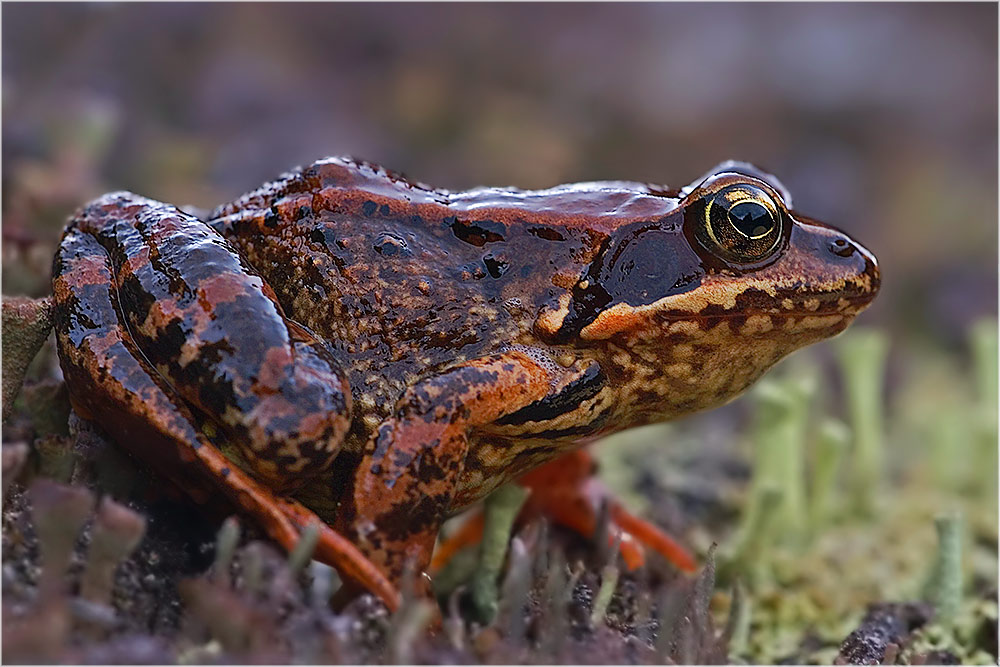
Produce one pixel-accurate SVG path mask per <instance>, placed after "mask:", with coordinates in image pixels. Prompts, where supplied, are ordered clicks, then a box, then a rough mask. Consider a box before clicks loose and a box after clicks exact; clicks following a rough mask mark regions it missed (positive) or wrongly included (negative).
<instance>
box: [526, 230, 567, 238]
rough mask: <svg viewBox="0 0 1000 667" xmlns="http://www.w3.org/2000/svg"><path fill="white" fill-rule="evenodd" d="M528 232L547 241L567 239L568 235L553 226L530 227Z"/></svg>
mask: <svg viewBox="0 0 1000 667" xmlns="http://www.w3.org/2000/svg"><path fill="white" fill-rule="evenodd" d="M528 233H529V234H531V235H533V236H537V237H538V238H540V239H545V240H546V241H565V240H566V237H564V236H563V235H562V234H561V233H559V232H558V231H557V230H555V229H552V228H551V227H528Z"/></svg>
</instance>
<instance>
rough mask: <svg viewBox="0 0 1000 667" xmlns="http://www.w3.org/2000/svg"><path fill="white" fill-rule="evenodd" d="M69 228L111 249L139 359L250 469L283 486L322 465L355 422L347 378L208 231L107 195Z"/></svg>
mask: <svg viewBox="0 0 1000 667" xmlns="http://www.w3.org/2000/svg"><path fill="white" fill-rule="evenodd" d="M70 231H71V232H74V233H76V232H79V233H80V234H84V235H89V236H92V237H93V238H94V239H95V240H96V241H97V242H98V243H99V244H100V245H101V247H103V248H104V249H105V251H106V255H107V256H108V257H110V259H111V268H112V271H113V280H112V283H113V284H114V285H115V286H116V288H117V289H116V293H115V297H117V300H118V301H119V302H120V303H121V313H120V315H121V317H122V320H123V323H125V324H127V326H128V328H129V331H130V333H131V336H132V338H133V340H134V342H135V344H136V347H138V348H139V349H141V350H142V355H143V357H144V358H145V359H146V360H148V361H149V362H150V364H152V366H153V367H154V368H156V370H157V372H158V373H159V375H160V376H162V377H163V378H164V380H166V382H168V383H169V385H170V387H172V388H173V389H174V391H176V393H177V394H178V395H180V396H182V397H183V398H184V400H185V401H186V402H188V403H189V404H191V405H192V406H194V407H196V408H197V409H198V410H199V411H200V412H201V413H203V414H206V415H209V416H210V417H211V418H212V419H213V421H214V423H215V424H216V425H218V426H220V427H221V428H222V430H223V431H224V432H225V433H226V435H227V440H228V441H229V442H232V443H234V444H235V445H236V446H237V447H239V454H240V456H241V459H242V464H244V465H245V466H246V468H247V469H249V470H250V471H252V473H253V474H254V476H255V477H257V478H259V479H261V480H264V481H265V482H266V483H267V484H268V485H269V486H271V487H273V488H277V489H282V490H287V489H290V488H293V487H295V486H297V485H299V484H301V483H302V482H303V481H304V480H306V479H308V478H310V477H313V476H315V475H317V474H319V473H322V472H323V471H324V470H326V469H327V468H328V467H329V465H330V463H331V462H332V461H333V457H334V456H335V455H336V453H337V450H338V448H339V447H340V444H341V442H342V440H343V435H344V433H345V432H346V430H347V428H348V426H349V422H350V419H349V414H350V392H349V390H348V387H347V383H346V380H345V379H344V376H343V374H342V373H340V371H339V370H338V368H337V367H336V363H335V362H334V360H333V359H332V357H331V356H330V353H329V351H328V350H327V349H326V347H325V346H324V345H323V344H322V343H321V342H319V341H318V340H316V339H315V337H313V336H312V335H311V334H310V333H309V332H308V331H307V330H305V329H304V328H302V327H299V326H297V325H295V324H294V323H292V322H289V321H288V320H286V319H285V317H284V315H283V313H282V310H281V306H280V305H279V304H278V303H277V301H276V300H275V298H274V294H273V292H272V291H271V288H270V287H269V286H268V285H267V284H266V283H265V282H264V281H263V279H262V278H261V277H260V276H258V275H256V274H255V273H254V271H253V270H252V268H250V267H248V266H247V265H246V264H245V263H244V262H243V261H242V260H241V258H240V257H239V255H238V254H237V253H236V251H235V250H233V248H232V247H231V246H230V245H229V244H228V243H227V242H226V241H225V240H224V239H223V238H222V237H221V236H219V234H218V233H217V232H216V231H215V230H213V229H212V228H211V227H209V226H208V225H207V224H205V223H204V222H202V221H200V220H198V219H197V218H195V217H193V216H190V215H187V214H185V213H183V212H181V211H179V210H178V209H176V208H175V207H173V206H169V205H167V204H162V203H160V202H155V201H152V200H149V199H144V198H142V197H138V196H136V195H132V194H129V193H113V194H109V195H105V196H104V197H102V198H100V199H98V200H96V201H95V202H93V203H91V204H90V205H88V206H87V207H86V208H85V209H84V210H83V211H82V212H81V213H80V214H78V215H77V216H76V217H75V218H74V219H73V220H72V221H71V223H70Z"/></svg>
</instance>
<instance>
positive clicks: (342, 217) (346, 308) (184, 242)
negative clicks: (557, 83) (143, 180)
mask: <svg viewBox="0 0 1000 667" xmlns="http://www.w3.org/2000/svg"><path fill="white" fill-rule="evenodd" d="M789 205H790V201H789V198H788V195H787V192H785V191H784V188H783V187H782V186H781V185H780V183H778V182H777V181H776V180H775V179H774V178H773V177H771V176H769V175H766V174H763V173H762V172H759V171H758V170H756V169H754V168H753V167H750V166H749V165H745V164H738V163H727V164H725V165H720V167H718V168H717V169H716V170H713V172H710V174H708V175H706V177H703V178H702V179H699V180H698V181H696V182H695V183H694V184H693V185H692V186H689V187H688V188H685V189H683V190H682V191H670V190H666V189H663V188H658V187H654V186H646V185H642V184H637V183H628V182H601V183H581V184H574V185H566V186H560V187H557V188H552V189H550V190H543V191H519V190H513V189H509V188H504V189H486V188H483V189H476V190H471V191H468V192H446V191H441V190H435V189H432V188H429V187H426V186H422V185H419V184H414V183H412V182H409V181H407V180H405V179H403V178H402V177H400V176H398V175H395V174H392V173H390V172H386V171H385V170H382V169H381V168H378V167H375V166H373V165H369V164H364V163H357V162H353V161H348V160H342V159H328V160H323V161H320V162H318V163H316V164H314V165H312V166H310V167H308V168H306V169H304V170H301V171H299V172H296V173H293V174H291V175H288V176H286V177H284V178H282V179H280V180H278V181H276V182H274V183H271V184H269V185H266V186H264V187H263V188H261V189H260V190H257V191H255V192H252V193H250V194H248V195H245V196H244V197H242V198H240V199H239V200H237V201H235V202H233V203H231V204H228V205H225V206H223V207H221V208H219V209H218V210H216V211H215V212H214V213H213V215H212V219H211V220H210V222H209V225H206V224H204V223H202V222H200V221H198V220H196V219H195V218H193V217H191V216H187V215H185V214H182V213H180V212H179V211H177V210H176V209H173V208H172V207H169V206H167V205H164V204H159V203H156V202H151V201H149V200H144V199H142V198H139V197H136V196H135V195H130V194H127V193H117V194H113V195H106V196H105V197H103V198H101V199H99V200H97V201H96V202H94V203H92V204H90V205H89V206H87V207H85V208H84V209H83V210H82V211H81V212H80V213H79V214H78V215H77V216H76V217H74V219H73V220H72V221H71V223H70V225H69V227H68V228H67V232H66V235H65V236H64V239H63V241H62V244H61V246H60V249H59V252H58V253H57V256H56V260H55V264H54V270H53V284H54V291H55V296H56V303H57V325H56V328H57V333H58V341H59V349H60V355H61V359H62V364H63V368H64V371H65V374H66V379H67V383H68V384H69V387H70V392H71V396H72V397H73V402H74V406H75V407H77V409H78V411H80V412H81V413H82V414H84V415H89V416H92V417H95V418H99V419H101V418H103V419H102V422H103V423H107V422H108V421H109V420H110V421H113V422H114V423H116V424H118V426H116V427H109V430H111V431H112V432H113V435H115V436H116V438H117V439H118V440H120V441H126V440H128V439H132V440H133V441H134V440H135V439H136V438H137V437H138V438H140V439H145V440H146V442H143V443H141V444H136V443H135V442H133V444H131V445H127V446H130V447H131V448H132V449H133V451H135V450H142V451H141V452H139V453H140V455H141V456H144V457H145V458H146V459H147V460H154V461H156V462H157V465H161V464H162V467H164V468H165V469H167V470H168V471H169V474H171V475H172V476H173V477H174V479H180V480H181V481H182V483H184V484H185V486H187V487H188V488H189V489H191V490H192V493H195V494H197V493H198V489H199V488H201V489H211V488H218V487H222V488H223V490H224V491H225V492H226V493H228V494H229V495H230V497H231V498H233V499H234V500H235V501H236V502H237V503H238V504H240V505H241V506H243V507H244V509H247V511H249V512H251V513H253V514H255V515H256V516H257V517H258V518H259V519H261V520H262V522H263V523H265V525H268V526H270V528H269V530H271V532H272V534H274V533H275V531H276V530H278V528H274V527H273V526H272V525H271V524H269V523H268V521H269V519H262V518H261V516H262V515H263V514H267V513H268V512H270V513H271V514H269V515H268V516H272V515H273V516H272V518H273V521H274V522H276V524H275V525H277V524H281V521H282V520H288V521H291V524H293V527H294V525H295V524H297V523H299V524H300V523H301V521H299V520H300V519H301V520H302V521H306V520H307V518H308V510H305V508H304V507H302V506H301V505H298V504H297V503H296V502H295V501H290V500H287V499H288V498H292V497H294V498H296V499H298V501H301V503H302V504H303V505H305V506H307V507H309V508H310V509H311V510H313V511H315V512H316V514H317V515H318V516H319V517H321V518H322V520H323V521H324V522H325V523H327V524H329V525H332V526H334V527H335V528H336V529H337V531H338V532H339V533H340V534H342V535H343V536H345V537H346V538H347V540H348V541H349V543H350V544H353V545H355V546H357V547H358V548H359V549H360V551H361V552H362V553H363V554H364V555H365V556H367V557H368V559H370V560H371V561H372V562H373V563H374V564H375V567H376V568H377V569H378V571H380V572H381V573H383V574H385V575H386V576H388V578H389V579H390V580H398V578H399V576H400V574H401V572H402V569H403V567H404V563H405V560H406V559H407V558H413V559H415V560H416V563H417V565H418V566H421V567H424V566H426V563H427V562H428V560H429V558H430V551H431V549H432V547H433V543H434V538H435V536H436V534H437V529H438V527H439V525H440V522H441V521H442V520H443V518H444V517H446V516H447V515H448V514H450V513H452V512H454V511H456V510H457V509H460V508H462V507H464V506H467V505H468V504H470V503H472V502H474V501H476V500H478V499H480V498H482V497H483V496H484V495H486V494H487V493H489V492H490V491H492V490H493V489H494V488H496V487H497V486H499V485H500V484H503V483H504V482H506V481H508V480H511V479H514V478H516V477H517V476H519V475H520V474H522V473H525V472H527V471H528V470H531V469H532V468H534V467H536V466H538V465H540V464H542V463H545V462H547V461H549V460H552V459H553V458H555V457H557V456H559V455H560V454H562V453H565V452H569V451H572V450H573V449H575V448H577V447H579V446H580V445H581V443H584V442H586V441H588V440H590V439H593V438H594V437H597V436H599V435H602V434H606V433H609V432H612V431H617V430H621V429H625V428H629V427H632V426H637V425H641V424H646V423H650V422H655V421H663V420H668V419H672V418H675V417H677V416H680V415H683V414H687V413H690V412H693V411H696V410H701V409H705V408H710V407H713V406H716V405H719V404H721V403H724V402H726V401H728V400H730V399H732V398H733V397H735V396H736V395H738V394H739V393H740V392H741V391H743V390H744V389H745V388H746V387H747V386H749V385H750V384H751V383H752V382H753V381H754V380H756V379H757V378H758V377H759V376H760V375H761V374H762V373H764V372H765V371H766V370H767V369H768V368H769V367H771V366H772V365H773V364H774V363H775V362H776V361H778V360H779V359H780V358H782V357H783V356H785V355H786V354H788V353H789V352H791V351H793V350H794V349H796V348H799V347H801V346H803V345H807V344H809V343H812V342H815V341H818V340H821V339H823V338H826V337H828V336H831V335H834V334H836V333H839V332H840V331H842V330H843V329H844V328H845V327H847V325H848V324H849V323H850V322H851V320H852V319H853V318H854V316H855V315H857V314H858V313H859V312H860V311H861V310H863V309H864V308H865V307H866V306H867V305H868V303H869V302H870V301H871V299H872V298H873V297H874V296H875V294H876V293H877V291H878V286H879V276H878V269H877V267H876V263H875V259H874V257H873V256H872V255H871V254H870V253H869V252H868V251H866V250H864V249H863V248H862V247H861V246H859V245H858V244H857V243H855V242H854V241H852V240H851V239H849V238H848V237H846V236H845V235H844V234H842V233H840V232H838V231H836V230H834V229H833V228H830V227H827V226H824V225H822V224H820V223H818V222H815V221H812V220H809V219H807V218H804V217H802V216H800V215H798V214H796V213H792V212H790V211H789V210H788V206H789ZM272 290H273V291H272ZM115 302H117V303H119V304H120V306H119V308H118V309H117V310H116V309H115V307H114V306H113V304H114V303H115ZM285 317H287V318H289V320H291V321H288V320H286V319H285ZM139 350H141V353H140V352H139ZM154 369H155V370H154ZM109 406H113V407H109ZM148 434H156V435H155V436H154V435H148ZM220 453H221V456H218V455H217V454H220ZM228 461H232V462H234V464H235V465H233V466H232V467H229V466H228V465H227V462H228ZM237 466H238V468H237ZM240 469H242V471H243V472H241V471H240ZM192 470H194V471H195V472H191V471H192ZM244 473H246V474H244ZM237 478H238V479H237ZM255 502H256V503H257V505H258V506H255V508H248V504H251V505H252V504H253V503H255ZM288 502H291V503H293V504H294V508H293V509H288V507H291V505H289V506H287V507H286V506H285V505H282V506H281V507H283V508H284V509H277V510H276V509H275V507H277V506H278V505H279V504H280V503H288ZM281 517H284V518H285V519H281ZM289 517H290V518H289ZM303 517H305V518H303ZM286 523H287V521H286ZM282 525H284V524H282ZM300 527H301V526H300ZM282 530H292V529H291V528H288V527H285V528H282ZM278 532H280V530H278ZM330 532H331V533H332V531H330ZM338 537H339V536H338ZM278 539H279V540H280V539H281V538H278ZM289 539H291V540H292V541H294V540H293V537H292V538H289ZM330 539H331V540H334V539H335V538H334V537H330ZM331 543H332V542H331ZM338 544H339V543H338ZM336 548H337V549H339V548H340V547H336ZM344 548H345V549H346V548H347V547H344ZM352 558H353V556H352ZM331 559H332V560H334V561H336V564H338V565H339V566H343V563H342V562H341V561H338V560H337V558H335V557H333V556H331ZM342 569H343V567H342ZM366 576H367V575H364V574H361V575H358V576H357V580H359V581H361V582H362V583H364V584H366V585H368V586H369V587H377V586H373V585H372V584H371V582H370V580H369V579H366Z"/></svg>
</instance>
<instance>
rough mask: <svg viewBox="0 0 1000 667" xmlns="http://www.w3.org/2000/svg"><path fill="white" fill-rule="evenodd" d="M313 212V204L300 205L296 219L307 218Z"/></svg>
mask: <svg viewBox="0 0 1000 667" xmlns="http://www.w3.org/2000/svg"><path fill="white" fill-rule="evenodd" d="M312 212H313V210H312V207H311V206H299V210H298V211H297V212H296V214H295V219H296V220H301V219H302V218H307V217H309V216H311V215H312Z"/></svg>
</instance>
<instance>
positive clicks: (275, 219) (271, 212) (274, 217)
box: [264, 206, 281, 229]
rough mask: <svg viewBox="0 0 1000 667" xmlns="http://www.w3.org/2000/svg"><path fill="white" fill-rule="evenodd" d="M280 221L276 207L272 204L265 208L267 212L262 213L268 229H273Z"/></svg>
mask: <svg viewBox="0 0 1000 667" xmlns="http://www.w3.org/2000/svg"><path fill="white" fill-rule="evenodd" d="M279 222H281V217H280V216H279V215H278V208H277V207H276V206H272V207H271V208H269V209H267V213H265V214H264V226H265V227H267V228H268V229H274V228H275V227H277V226H278V223H279Z"/></svg>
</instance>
